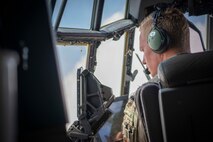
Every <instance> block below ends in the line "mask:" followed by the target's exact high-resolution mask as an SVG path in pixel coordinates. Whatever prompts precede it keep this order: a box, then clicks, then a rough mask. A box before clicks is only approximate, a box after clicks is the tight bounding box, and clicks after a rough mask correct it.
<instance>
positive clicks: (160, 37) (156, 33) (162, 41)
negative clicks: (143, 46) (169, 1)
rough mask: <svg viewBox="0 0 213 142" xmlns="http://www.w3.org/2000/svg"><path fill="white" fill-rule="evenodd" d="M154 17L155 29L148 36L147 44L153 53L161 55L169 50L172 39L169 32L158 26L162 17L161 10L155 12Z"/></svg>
mask: <svg viewBox="0 0 213 142" xmlns="http://www.w3.org/2000/svg"><path fill="white" fill-rule="evenodd" d="M152 16H153V28H152V29H151V31H150V32H149V34H148V37H147V42H148V45H149V47H150V48H151V49H152V51H154V52H155V53H158V54H161V53H163V52H165V51H166V50H167V49H168V46H169V42H170V38H169V35H168V34H167V32H166V31H165V30H164V29H162V28H160V27H158V25H157V19H158V17H159V16H161V10H156V11H154V12H153V13H152Z"/></svg>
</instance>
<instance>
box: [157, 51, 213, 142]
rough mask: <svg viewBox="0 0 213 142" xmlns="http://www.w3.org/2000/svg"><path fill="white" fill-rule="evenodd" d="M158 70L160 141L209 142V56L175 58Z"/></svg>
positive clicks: (212, 64) (212, 120) (212, 122)
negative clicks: (161, 138)
mask: <svg viewBox="0 0 213 142" xmlns="http://www.w3.org/2000/svg"><path fill="white" fill-rule="evenodd" d="M158 69H159V70H158V76H159V79H160V83H161V85H162V88H161V89H160V90H159V107H160V117H161V124H162V132H163V139H164V141H165V142H179V141H187V142H192V141H193V142H196V141H207V140H208V141H211V140H213V138H212V136H211V132H212V128H213V116H212V113H213V103H212V102H213V99H212V96H211V95H212V94H213V89H212V88H213V74H212V73H213V52H212V51H208V52H202V53H194V54H183V55H178V56H175V57H173V58H171V59H169V60H167V61H165V62H162V63H161V64H160V65H159V68H158Z"/></svg>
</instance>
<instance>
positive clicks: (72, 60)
mask: <svg viewBox="0 0 213 142" xmlns="http://www.w3.org/2000/svg"><path fill="white" fill-rule="evenodd" d="M87 49H88V48H87V46H62V45H60V46H57V54H58V57H59V67H60V75H61V78H62V85H63V86H62V88H63V93H64V96H65V103H66V108H67V113H68V114H67V115H68V118H69V123H72V122H74V121H75V120H77V92H76V91H77V69H78V68H80V67H83V68H84V69H85V68H86V57H87Z"/></svg>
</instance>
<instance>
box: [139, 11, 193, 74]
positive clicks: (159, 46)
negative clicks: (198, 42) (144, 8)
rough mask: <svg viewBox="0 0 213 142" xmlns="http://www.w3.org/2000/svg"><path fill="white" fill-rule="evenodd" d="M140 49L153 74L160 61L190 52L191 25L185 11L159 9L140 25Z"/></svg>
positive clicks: (144, 61)
mask: <svg viewBox="0 0 213 142" xmlns="http://www.w3.org/2000/svg"><path fill="white" fill-rule="evenodd" d="M140 32H141V34H140V50H141V51H142V52H143V53H144V57H143V63H144V64H146V66H147V68H148V69H149V71H150V73H151V75H152V76H155V75H156V74H157V67H158V65H159V63H160V62H162V61H164V60H166V59H168V58H170V57H172V56H174V55H177V54H178V53H182V52H190V45H189V26H188V23H187V20H186V18H185V17H184V15H183V13H182V12H181V11H179V10H178V9H176V8H167V9H165V10H157V11H154V12H153V13H151V14H150V15H148V16H147V17H146V18H145V19H144V20H143V21H142V22H141V25H140Z"/></svg>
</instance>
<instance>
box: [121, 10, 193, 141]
mask: <svg viewBox="0 0 213 142" xmlns="http://www.w3.org/2000/svg"><path fill="white" fill-rule="evenodd" d="M139 38H140V51H141V52H143V54H144V56H143V64H145V65H146V67H147V68H148V70H149V72H150V74H151V76H152V79H151V80H149V81H150V82H158V80H159V79H158V77H157V68H158V65H159V64H160V63H161V62H162V61H165V60H167V59H169V58H172V57H173V56H176V55H178V54H182V53H189V52H190V43H189V26H188V23H187V20H186V18H185V17H184V15H183V13H182V12H181V11H180V10H178V9H176V8H173V7H165V8H161V7H157V8H156V10H155V11H154V12H153V13H151V14H150V15H148V16H147V17H146V18H145V19H144V20H143V21H142V22H141V24H140V37H139ZM141 87H143V85H142V86H141ZM136 92H137V91H136ZM135 94H136V93H133V95H131V96H130V99H129V101H128V102H127V104H126V107H125V110H124V118H123V122H122V135H120V136H123V141H125V142H147V141H148V140H147V135H146V132H145V127H144V123H143V122H144V120H141V118H139V117H138V115H139V114H138V111H137V106H136V103H135V99H136V98H135V97H134V96H135ZM142 119H143V118H142Z"/></svg>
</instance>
